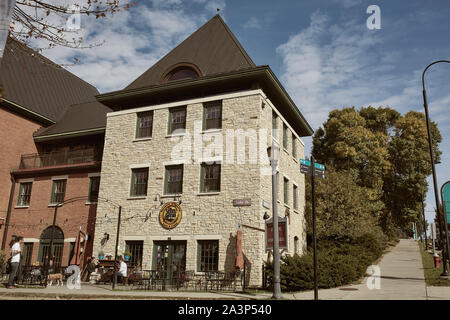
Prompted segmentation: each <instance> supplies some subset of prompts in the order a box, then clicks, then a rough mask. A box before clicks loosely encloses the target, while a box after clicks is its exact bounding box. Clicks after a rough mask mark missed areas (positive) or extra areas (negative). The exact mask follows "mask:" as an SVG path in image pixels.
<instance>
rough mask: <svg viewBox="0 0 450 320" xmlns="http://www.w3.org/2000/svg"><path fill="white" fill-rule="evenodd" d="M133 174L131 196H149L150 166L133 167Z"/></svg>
mask: <svg viewBox="0 0 450 320" xmlns="http://www.w3.org/2000/svg"><path fill="white" fill-rule="evenodd" d="M131 176H132V177H131V196H132V197H144V196H147V185H148V168H139V169H132V170H131Z"/></svg>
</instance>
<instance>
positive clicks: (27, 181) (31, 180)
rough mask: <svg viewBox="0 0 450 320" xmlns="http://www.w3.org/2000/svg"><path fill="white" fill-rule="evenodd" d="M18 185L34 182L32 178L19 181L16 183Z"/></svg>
mask: <svg viewBox="0 0 450 320" xmlns="http://www.w3.org/2000/svg"><path fill="white" fill-rule="evenodd" d="M17 182H18V183H29V182H34V178H28V179H20V180H18V181H17Z"/></svg>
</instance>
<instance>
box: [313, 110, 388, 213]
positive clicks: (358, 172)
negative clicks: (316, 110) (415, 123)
mask: <svg viewBox="0 0 450 320" xmlns="http://www.w3.org/2000/svg"><path fill="white" fill-rule="evenodd" d="M379 123H381V121H380V120H378V126H379ZM376 124H377V121H375V120H372V119H369V121H368V120H366V119H365V118H364V117H363V116H361V115H360V112H359V111H357V110H355V108H354V107H353V108H344V109H342V110H333V111H331V112H330V115H329V118H328V121H327V122H325V123H324V124H323V129H322V128H320V129H318V130H317V131H316V133H315V134H314V137H313V155H314V156H315V158H316V159H317V160H318V161H319V162H322V163H325V164H327V165H331V166H333V167H334V168H336V170H338V171H344V172H348V173H350V174H351V175H352V177H353V179H354V181H355V182H356V183H357V184H358V185H359V186H361V187H363V188H364V190H365V193H366V199H367V201H366V206H367V207H368V208H369V210H370V211H371V212H372V214H373V215H374V216H377V217H379V216H380V215H381V214H382V212H383V210H384V208H385V206H384V202H383V201H382V198H383V178H384V175H385V174H386V173H387V172H388V171H389V170H390V169H391V163H390V162H389V160H388V149H387V146H386V143H387V137H386V134H385V133H384V132H382V131H378V130H371V128H372V127H376ZM386 130H387V129H386Z"/></svg>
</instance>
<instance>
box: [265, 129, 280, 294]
mask: <svg viewBox="0 0 450 320" xmlns="http://www.w3.org/2000/svg"><path fill="white" fill-rule="evenodd" d="M279 151H280V147H279V145H278V143H276V142H275V140H274V138H273V137H272V146H271V147H270V148H269V149H268V153H269V158H270V159H271V166H272V211H273V296H272V298H273V299H277V300H278V299H281V286H280V248H279V239H278V179H277V168H278V157H279Z"/></svg>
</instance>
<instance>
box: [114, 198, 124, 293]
mask: <svg viewBox="0 0 450 320" xmlns="http://www.w3.org/2000/svg"><path fill="white" fill-rule="evenodd" d="M121 215H122V206H119V219H118V221H117V234H116V249H115V254H114V274H113V281H112V288H113V289H114V288H115V287H116V272H117V265H116V263H117V250H118V247H119V232H120V217H121Z"/></svg>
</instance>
